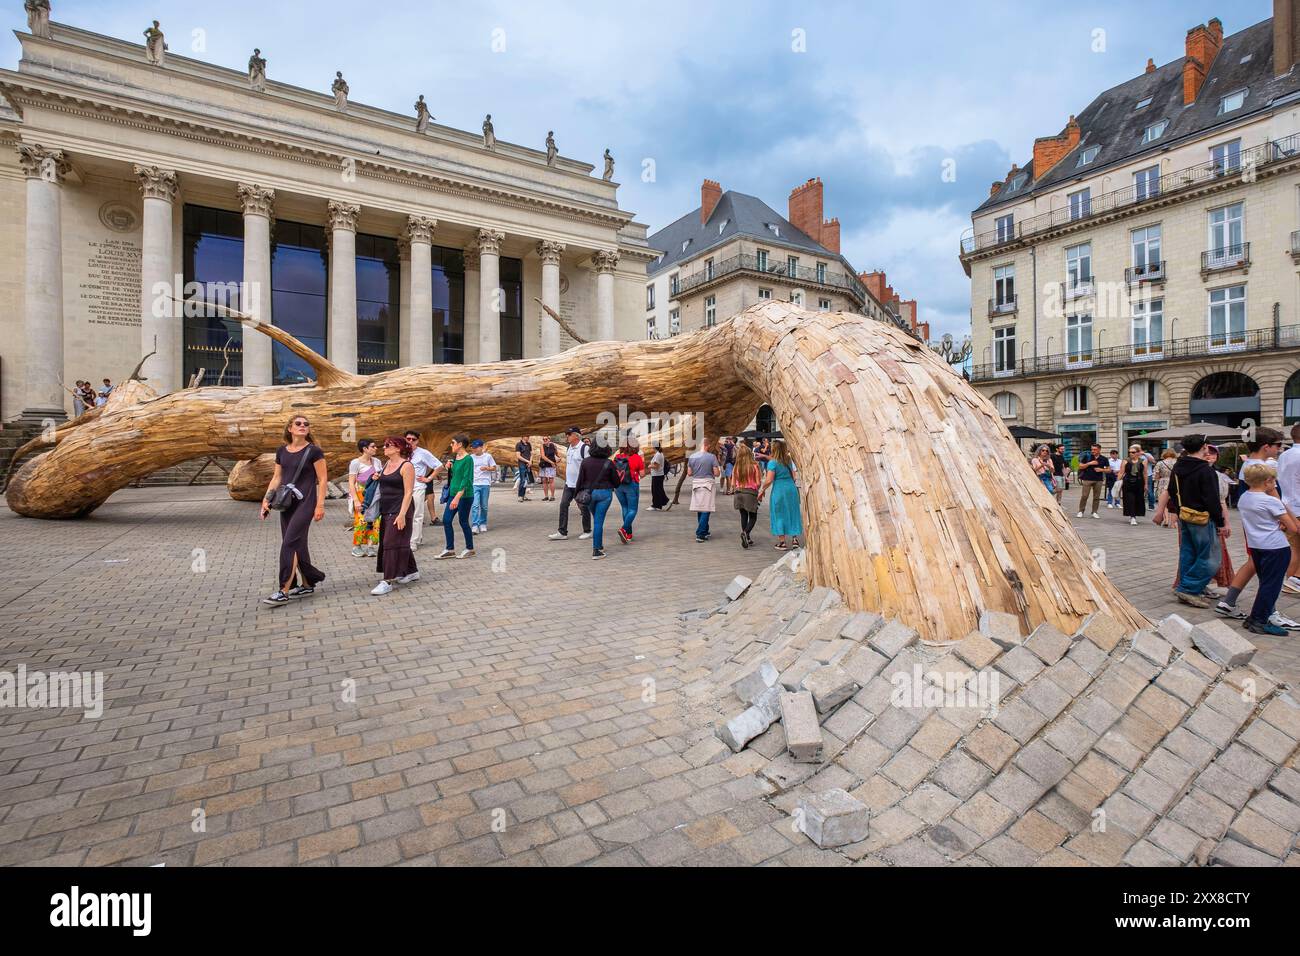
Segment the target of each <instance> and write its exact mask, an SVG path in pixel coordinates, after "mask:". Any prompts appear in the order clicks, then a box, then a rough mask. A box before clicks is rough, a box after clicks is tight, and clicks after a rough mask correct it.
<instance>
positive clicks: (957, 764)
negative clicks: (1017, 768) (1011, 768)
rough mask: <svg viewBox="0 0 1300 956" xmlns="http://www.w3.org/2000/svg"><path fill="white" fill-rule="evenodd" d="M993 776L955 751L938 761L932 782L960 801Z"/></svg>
mask: <svg viewBox="0 0 1300 956" xmlns="http://www.w3.org/2000/svg"><path fill="white" fill-rule="evenodd" d="M992 776H993V774H992V772H991V771H990V770H989V769H988V768H987V767H985V766H984V765H983V764H981V763H978V762H976V761H975V760H973V759H971V758H970V757H969V756H968V755H966V754H965V753H963V752H962V751H960V750H955V751H953V752H952V753H950V754H949V755H948V756H947V757H945V758H944V759H943V760H941V761H939V764H938V766H937V767H936V768H935V771H934V782H935V783H937V784H938V785H939V786H941V787H943V788H944V789H945V790H947V791H948V792H949V793H951V794H953V795H954V796H956V797H959V798H961V799H962V800H967V799H969V798H970V797H972V796H973V795H974V794H975V793H976V791H978V790H979V789H980V788H981V787H983V786H984V785H985V784H986V783H987V782H988V781H989V779H990V778H991V777H992Z"/></svg>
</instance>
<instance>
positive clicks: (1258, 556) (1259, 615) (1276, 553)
mask: <svg viewBox="0 0 1300 956" xmlns="http://www.w3.org/2000/svg"><path fill="white" fill-rule="evenodd" d="M1250 556H1251V558H1252V559H1253V560H1254V562H1255V575H1256V576H1257V577H1258V579H1259V584H1258V586H1257V590H1256V591H1255V603H1254V604H1253V605H1252V606H1251V609H1250V619H1251V620H1252V621H1254V622H1255V623H1256V624H1267V623H1268V619H1269V618H1270V617H1272V615H1273V612H1274V611H1275V610H1277V596H1278V595H1279V594H1281V593H1282V582H1283V581H1284V580H1286V569H1287V565H1289V564H1290V563H1291V549H1290V548H1276V549H1273V550H1269V551H1261V550H1259V549H1258V548H1251V549H1250Z"/></svg>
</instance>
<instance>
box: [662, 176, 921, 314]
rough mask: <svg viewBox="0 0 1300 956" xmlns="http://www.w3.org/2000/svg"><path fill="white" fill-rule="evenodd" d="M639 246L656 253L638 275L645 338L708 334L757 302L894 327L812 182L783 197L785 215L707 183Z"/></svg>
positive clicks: (818, 187) (815, 181) (817, 182)
mask: <svg viewBox="0 0 1300 956" xmlns="http://www.w3.org/2000/svg"><path fill="white" fill-rule="evenodd" d="M647 244H648V245H649V246H650V248H652V249H657V250H663V255H662V256H660V257H659V258H657V259H655V260H653V261H651V262H650V264H649V265H648V266H647V270H646V272H647V280H648V281H647V283H646V302H645V314H646V336H647V337H648V338H664V337H667V336H670V335H676V334H678V333H680V332H690V331H693V330H695V329H701V328H707V327H709V326H712V325H715V324H717V323H718V322H721V321H724V320H726V319H728V318H730V317H731V316H733V315H735V314H736V313H737V312H740V311H742V310H744V309H746V308H748V307H749V306H751V305H754V304H755V303H757V302H761V301H763V300H766V299H779V300H784V301H787V302H790V303H793V304H794V305H797V306H800V307H802V308H805V309H812V310H819V311H825V312H833V311H834V312H841V311H842V312H858V313H862V314H865V315H868V316H871V317H872V318H875V319H878V320H880V321H888V322H894V323H896V324H900V325H901V324H902V322H901V319H900V317H899V315H898V313H897V311H896V310H893V309H891V308H890V307H889V306H888V305H886V304H885V303H884V302H882V301H881V300H879V299H878V298H876V297H875V296H873V295H872V294H871V292H870V291H869V290H868V288H867V285H866V283H865V282H864V281H863V280H862V278H860V277H859V276H858V275H857V273H855V272H854V270H853V267H852V266H851V265H850V264H849V262H848V260H847V259H845V258H844V256H842V255H841V254H840V224H839V220H838V219H826V218H825V217H824V215H823V189H822V182H821V180H820V179H810V180H808V181H807V182H806V183H804V184H802V185H801V186H797V187H796V188H795V189H794V190H793V191H792V192H791V193H790V199H789V216H788V217H784V216H781V215H780V214H779V213H777V212H776V211H775V210H774V209H772V207H771V206H769V205H768V204H767V203H765V202H763V200H761V199H758V198H757V197H755V196H750V195H746V194H745V193H740V192H736V191H734V190H725V191H724V190H723V189H722V187H721V185H720V184H719V183H717V182H716V181H714V180H710V179H706V180H705V181H704V183H703V184H702V186H701V188H700V205H699V208H697V209H695V210H693V211H691V212H689V213H687V214H686V215H685V216H682V217H681V218H680V219H678V220H677V221H676V222H674V223H672V224H671V225H668V226H665V227H664V228H663V229H661V230H659V231H658V232H656V233H654V234H653V235H651V236H650V237H649V239H648V243H647Z"/></svg>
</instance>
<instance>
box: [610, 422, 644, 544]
mask: <svg viewBox="0 0 1300 956" xmlns="http://www.w3.org/2000/svg"><path fill="white" fill-rule="evenodd" d="M614 471H615V473H616V474H617V475H618V484H616V485H615V486H614V497H615V498H617V499H618V507H619V510H621V511H622V512H623V526H622V527H621V528H619V529H618V540H620V541H622V542H623V543H624V544H631V543H632V522H633V521H635V520H636V509H637V505H638V504H639V502H640V498H641V476H642V475H643V474H645V459H643V458H642V457H641V443H640V442H638V441H637V440H636V439H635V438H633V437H632V436H631V435H628V436H627V439H626V443H625V444H624V445H623V447H622V448H620V449H619V452H618V454H617V455H615V456H614Z"/></svg>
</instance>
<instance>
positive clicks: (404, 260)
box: [397, 236, 411, 366]
mask: <svg viewBox="0 0 1300 956" xmlns="http://www.w3.org/2000/svg"><path fill="white" fill-rule="evenodd" d="M397 265H398V271H399V275H398V277H397V294H398V296H399V299H398V302H399V305H398V309H397V364H398V365H401V366H407V365H410V364H411V241H410V240H409V239H407V238H406V237H405V236H399V237H398V239H397Z"/></svg>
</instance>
